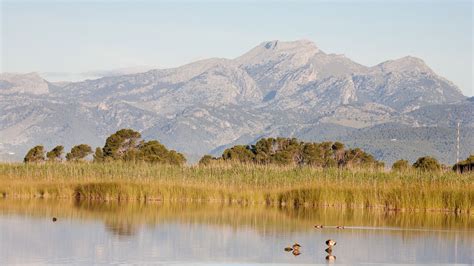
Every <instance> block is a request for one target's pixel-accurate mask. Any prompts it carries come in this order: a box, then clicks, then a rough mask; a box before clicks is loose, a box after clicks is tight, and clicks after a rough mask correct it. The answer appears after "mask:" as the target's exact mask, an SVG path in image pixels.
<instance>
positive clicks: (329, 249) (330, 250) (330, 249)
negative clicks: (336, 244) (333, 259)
mask: <svg viewBox="0 0 474 266" xmlns="http://www.w3.org/2000/svg"><path fill="white" fill-rule="evenodd" d="M324 251H326V252H327V253H328V254H329V255H331V253H332V247H328V248H327V249H325V250H324Z"/></svg>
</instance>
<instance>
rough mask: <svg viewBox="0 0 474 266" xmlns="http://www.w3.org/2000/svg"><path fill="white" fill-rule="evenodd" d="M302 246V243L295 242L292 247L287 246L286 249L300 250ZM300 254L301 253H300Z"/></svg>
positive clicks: (287, 250)
mask: <svg viewBox="0 0 474 266" xmlns="http://www.w3.org/2000/svg"><path fill="white" fill-rule="evenodd" d="M300 247H301V245H300V244H298V243H294V244H293V246H291V247H286V248H285V251H286V252H289V251H295V250H297V251H298V252H299V250H300ZM298 255H299V254H298Z"/></svg>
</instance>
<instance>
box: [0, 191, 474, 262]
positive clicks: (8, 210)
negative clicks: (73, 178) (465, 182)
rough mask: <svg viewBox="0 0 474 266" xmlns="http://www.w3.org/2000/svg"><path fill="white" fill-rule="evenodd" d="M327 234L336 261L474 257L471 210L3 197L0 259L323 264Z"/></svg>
mask: <svg viewBox="0 0 474 266" xmlns="http://www.w3.org/2000/svg"><path fill="white" fill-rule="evenodd" d="M52 217H57V219H58V220H57V221H56V222H53V221H52ZM316 224H323V225H325V228H323V229H315V228H314V225H316ZM337 225H344V226H345V229H336V228H335V226H337ZM327 239H334V240H336V241H337V245H336V246H335V247H334V249H333V252H332V255H334V256H335V257H336V259H335V261H334V263H335V264H356V263H359V264H372V263H376V264H377V263H411V264H421V263H438V264H455V263H458V264H473V263H474V255H473V254H474V219H473V216H472V215H471V216H469V215H454V214H445V213H393V212H391V213H387V212H382V211H367V210H352V211H350V210H341V209H334V208H325V209H314V208H299V209H297V210H295V209H278V208H270V207H264V206H257V207H255V206H254V207H244V206H236V205H233V206H223V205H219V204H205V205H203V204H201V205H200V204H158V203H152V204H137V203H135V204H130V203H128V204H117V203H103V204H97V203H94V204H93V203H84V202H83V203H76V202H70V201H46V200H29V201H24V200H21V201H20V200H5V199H3V200H0V264H2V265H3V264H34V265H38V264H52V263H59V264H84V265H90V264H129V263H133V264H173V265H197V264H201V265H203V264H213V265H224V264H225V265H228V264H232V265H256V264H258V265H262V264H326V263H329V262H328V261H327V260H326V256H327V255H328V254H327V253H326V252H325V248H326V245H325V243H324V242H325V241H326V240H327ZM294 242H298V243H299V244H300V245H301V246H302V247H301V249H300V253H301V254H300V255H298V256H294V255H293V254H292V252H285V251H284V248H285V247H287V246H290V245H291V244H293V243H294Z"/></svg>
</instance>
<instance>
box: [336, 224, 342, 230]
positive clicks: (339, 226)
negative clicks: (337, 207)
mask: <svg viewBox="0 0 474 266" xmlns="http://www.w3.org/2000/svg"><path fill="white" fill-rule="evenodd" d="M336 228H337V229H344V226H343V225H338V226H336Z"/></svg>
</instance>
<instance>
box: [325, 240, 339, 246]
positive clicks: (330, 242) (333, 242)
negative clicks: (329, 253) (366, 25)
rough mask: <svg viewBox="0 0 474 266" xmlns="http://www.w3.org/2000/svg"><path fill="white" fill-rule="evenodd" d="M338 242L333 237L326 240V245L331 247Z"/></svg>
mask: <svg viewBox="0 0 474 266" xmlns="http://www.w3.org/2000/svg"><path fill="white" fill-rule="evenodd" d="M336 244H337V242H336V241H334V240H332V239H328V240H326V245H328V246H329V247H333V246H335V245H336Z"/></svg>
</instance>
